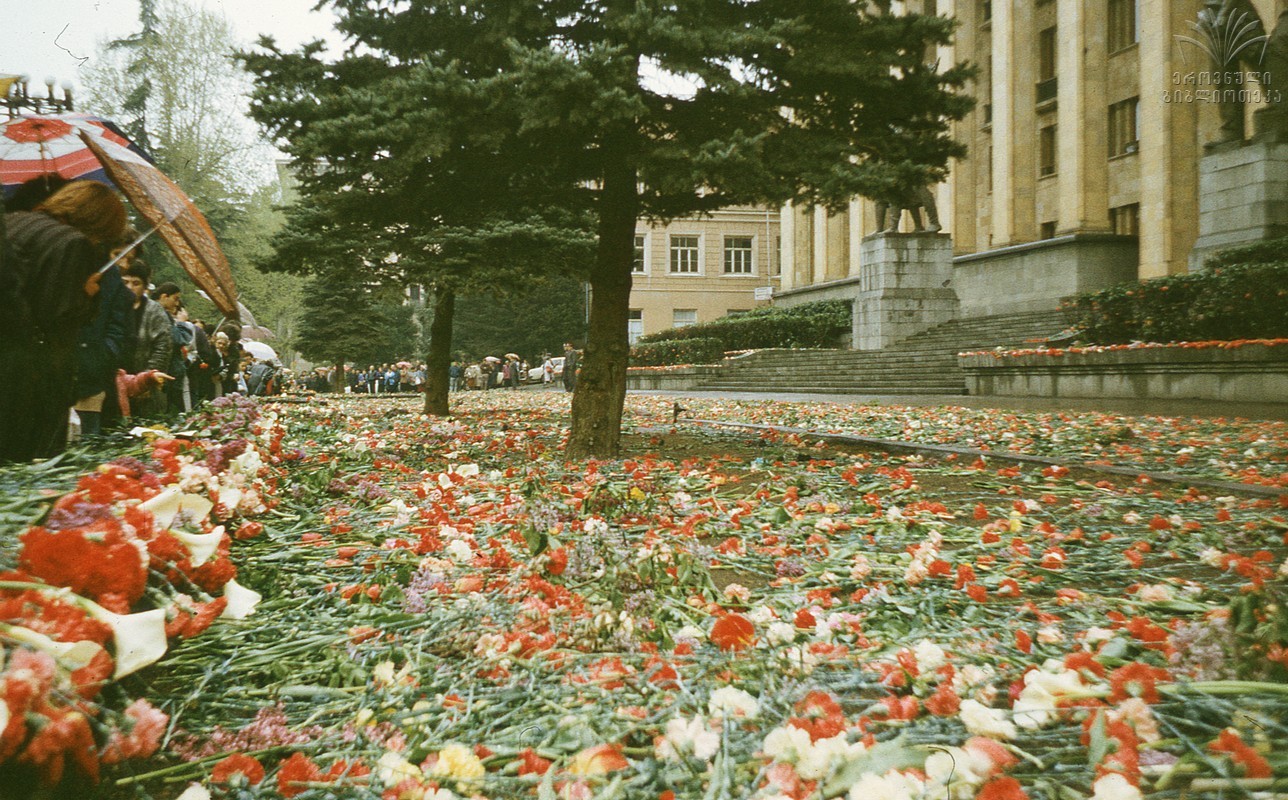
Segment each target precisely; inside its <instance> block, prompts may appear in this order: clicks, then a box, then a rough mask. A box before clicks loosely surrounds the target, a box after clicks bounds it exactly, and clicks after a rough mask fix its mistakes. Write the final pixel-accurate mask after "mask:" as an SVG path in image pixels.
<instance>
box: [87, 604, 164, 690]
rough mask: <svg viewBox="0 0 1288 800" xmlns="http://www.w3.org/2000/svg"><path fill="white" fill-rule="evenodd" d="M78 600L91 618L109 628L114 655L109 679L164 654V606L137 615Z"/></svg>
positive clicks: (142, 666)
mask: <svg viewBox="0 0 1288 800" xmlns="http://www.w3.org/2000/svg"><path fill="white" fill-rule="evenodd" d="M81 602H82V605H83V606H84V608H85V610H86V611H87V612H88V613H89V615H90V616H91V617H93V618H94V619H96V620H98V621H99V622H103V623H106V624H107V625H108V626H110V627H111V629H112V644H113V650H114V652H115V654H116V670H115V671H114V672H113V673H112V677H113V678H123V677H125V676H126V675H129V674H130V673H132V672H138V671H139V670H141V669H143V668H144V667H146V666H148V665H150V664H154V663H156V662H157V661H159V660H161V656H163V655H165V651H166V635H165V609H163V608H154V609H152V610H151V611H141V612H139V613H137V614H114V613H112V612H111V611H108V610H107V609H106V608H103V607H102V606H100V605H99V604H98V603H94V602H92V601H89V600H84V601H81Z"/></svg>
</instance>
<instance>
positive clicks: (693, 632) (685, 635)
mask: <svg viewBox="0 0 1288 800" xmlns="http://www.w3.org/2000/svg"><path fill="white" fill-rule="evenodd" d="M675 638H676V639H699V640H700V639H705V638H707V632H706V631H704V630H702V629H701V628H699V627H697V626H696V625H685V626H684V627H683V628H680V629H679V630H678V631H676V632H675Z"/></svg>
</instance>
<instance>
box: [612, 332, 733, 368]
mask: <svg viewBox="0 0 1288 800" xmlns="http://www.w3.org/2000/svg"><path fill="white" fill-rule="evenodd" d="M724 353H725V349H724V346H723V345H721V343H720V340H719V339H709V338H707V339H676V340H674V341H670V342H648V343H640V344H637V345H635V346H634V347H632V348H631V366H632V367H660V366H667V365H670V364H714V363H716V362H717V361H719V360H720V359H722V358H724Z"/></svg>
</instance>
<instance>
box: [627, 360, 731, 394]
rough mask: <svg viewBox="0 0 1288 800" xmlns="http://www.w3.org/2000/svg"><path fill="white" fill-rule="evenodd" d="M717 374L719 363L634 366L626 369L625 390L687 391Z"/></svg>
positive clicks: (718, 372)
mask: <svg viewBox="0 0 1288 800" xmlns="http://www.w3.org/2000/svg"><path fill="white" fill-rule="evenodd" d="M719 374H720V366H719V365H699V366H693V367H676V368H674V369H665V370H659V369H649V368H648V367H635V368H633V369H628V370H626V388H627V390H631V389H643V390H648V391H672V392H687V391H690V390H692V389H696V388H698V384H700V383H701V382H702V381H703V380H705V379H706V378H709V377H711V376H713V375H719Z"/></svg>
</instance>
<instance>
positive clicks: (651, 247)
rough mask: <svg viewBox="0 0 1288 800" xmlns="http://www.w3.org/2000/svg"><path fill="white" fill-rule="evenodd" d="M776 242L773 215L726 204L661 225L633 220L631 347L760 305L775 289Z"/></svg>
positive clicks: (765, 301)
mask: <svg viewBox="0 0 1288 800" xmlns="http://www.w3.org/2000/svg"><path fill="white" fill-rule="evenodd" d="M780 245H781V242H780V237H779V214H778V212H777V211H774V210H770V209H765V208H752V207H734V208H726V209H721V210H719V211H716V212H713V213H712V214H711V215H710V216H705V217H695V218H692V219H682V220H677V221H675V222H672V223H670V224H667V225H650V224H649V223H647V222H646V221H643V220H641V221H639V222H638V223H637V224H636V227H635V267H634V273H633V276H632V279H633V285H632V288H631V304H630V314H631V317H630V337H631V344H634V343H635V342H636V341H637V340H638V339H639V338H640V337H641V336H644V335H646V334H650V333H657V332H658V331H662V330H666V329H668V328H679V327H684V326H686V325H693V324H695V323H698V322H710V321H711V320H713V319H716V318H718V317H723V316H725V315H726V314H729V313H731V312H738V311H747V310H750V309H752V308H755V307H756V306H759V305H765V304H766V303H767V302H768V298H769V295H770V294H771V293H772V292H773V291H774V290H776V289H777V288H778V284H779V280H778V272H779V265H780V259H779V256H778V249H779V247H780ZM758 297H759V298H762V299H757V298H758Z"/></svg>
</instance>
